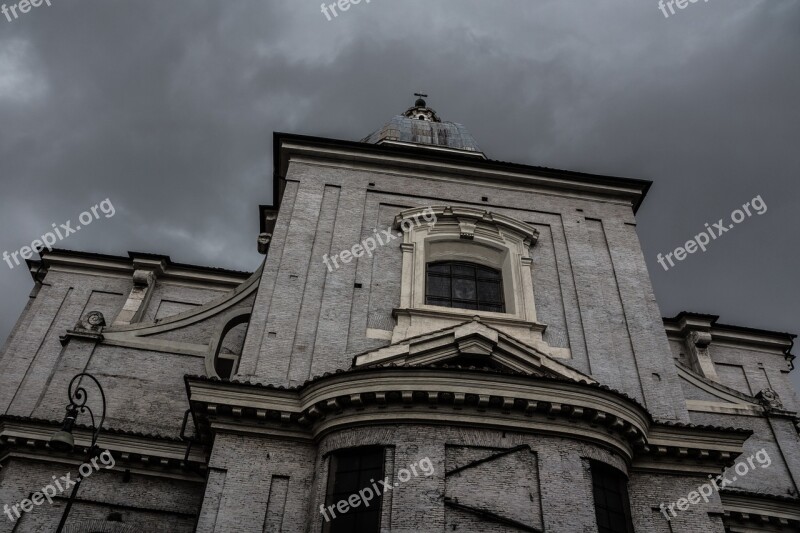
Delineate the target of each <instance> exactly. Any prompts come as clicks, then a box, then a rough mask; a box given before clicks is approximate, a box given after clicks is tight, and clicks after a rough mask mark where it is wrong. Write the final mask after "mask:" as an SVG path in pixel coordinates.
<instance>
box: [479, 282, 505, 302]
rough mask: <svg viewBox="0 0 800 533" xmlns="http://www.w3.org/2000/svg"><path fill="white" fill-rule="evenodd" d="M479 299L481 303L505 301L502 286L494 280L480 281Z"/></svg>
mask: <svg viewBox="0 0 800 533" xmlns="http://www.w3.org/2000/svg"><path fill="white" fill-rule="evenodd" d="M478 300H479V301H480V302H481V303H500V302H502V301H503V293H502V287H501V286H500V284H499V283H495V282H493V281H479V282H478Z"/></svg>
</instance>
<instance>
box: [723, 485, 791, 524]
mask: <svg viewBox="0 0 800 533" xmlns="http://www.w3.org/2000/svg"><path fill="white" fill-rule="evenodd" d="M720 498H721V499H722V507H723V509H724V510H725V524H726V525H728V526H736V525H740V526H746V525H747V524H748V523H750V524H757V525H759V526H764V525H765V524H775V525H780V526H783V527H789V526H793V527H794V528H795V531H798V530H800V500H798V499H797V498H788V497H784V496H770V495H766V494H756V493H750V492H733V491H722V492H720ZM759 530H760V529H759ZM732 531H739V530H738V529H732ZM748 531H750V530H748ZM787 531H788V530H787Z"/></svg>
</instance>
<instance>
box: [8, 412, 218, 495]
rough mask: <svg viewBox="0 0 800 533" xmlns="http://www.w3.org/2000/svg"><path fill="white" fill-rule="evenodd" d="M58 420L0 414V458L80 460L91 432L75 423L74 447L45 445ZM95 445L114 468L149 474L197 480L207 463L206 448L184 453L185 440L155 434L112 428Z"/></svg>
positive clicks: (87, 444)
mask: <svg viewBox="0 0 800 533" xmlns="http://www.w3.org/2000/svg"><path fill="white" fill-rule="evenodd" d="M59 428H60V423H58V422H55V421H54V422H49V421H43V420H36V419H27V418H22V417H13V418H12V417H7V416H3V417H0V458H4V457H21V458H27V459H33V460H40V461H47V462H56V463H62V464H68V465H77V464H81V463H82V462H84V460H85V458H86V454H87V453H88V447H89V445H90V443H91V439H92V432H91V430H90V429H88V428H84V427H78V426H76V427H75V429H74V430H73V435H74V437H75V450H74V451H73V452H71V453H62V452H56V451H54V450H52V449H51V448H50V446H49V444H48V443H49V441H50V437H52V435H53V433H54V432H55V431H57V430H58V429H59ZM97 445H98V446H99V447H100V449H101V450H108V451H110V452H111V454H112V455H113V456H114V460H115V461H116V462H117V466H115V470H116V471H124V470H130V471H131V472H133V473H139V474H144V475H150V476H158V477H167V478H175V479H186V480H189V481H195V482H201V481H203V480H202V478H201V477H200V476H201V475H202V474H201V473H202V472H205V470H206V468H207V467H206V465H207V464H208V456H207V454H206V451H205V450H204V449H203V448H202V447H200V446H193V447H192V448H191V450H190V451H189V452H188V454H187V445H188V442H187V441H182V440H180V439H177V438H175V439H173V438H164V437H159V436H156V435H141V434H132V433H125V432H120V431H113V430H110V431H108V430H104V431H101V432H100V436H99V438H98V441H97Z"/></svg>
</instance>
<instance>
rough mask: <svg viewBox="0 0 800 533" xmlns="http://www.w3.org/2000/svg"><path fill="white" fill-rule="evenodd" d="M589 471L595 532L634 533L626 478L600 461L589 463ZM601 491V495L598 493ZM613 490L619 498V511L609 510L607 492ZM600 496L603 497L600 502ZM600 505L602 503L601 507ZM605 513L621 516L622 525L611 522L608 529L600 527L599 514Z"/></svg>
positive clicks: (620, 472)
mask: <svg viewBox="0 0 800 533" xmlns="http://www.w3.org/2000/svg"><path fill="white" fill-rule="evenodd" d="M589 471H590V473H591V478H592V480H591V481H592V500H593V502H594V514H595V522H596V523H597V530H598V532H599V533H634V529H633V519H632V516H631V500H630V494H629V493H628V477H627V476H626V475H625V474H624V473H623V472H622V471H620V470H618V469H617V468H614V467H613V466H611V465H608V464H605V463H602V462H600V461H594V460H591V461H589ZM598 489H600V490H602V493H600V492H599V491H598ZM612 489H615V491H616V495H617V496H618V497H619V500H620V503H621V509H610V508H609V498H608V495H609V492H610V491H611V490H612ZM600 496H602V497H603V499H602V502H601V500H600ZM600 503H603V505H602V506H601V505H600ZM601 512H604V513H606V516H609V517H610V516H611V514H610V513H613V515H615V516H621V517H622V520H623V522H624V523H619V522H613V523H612V522H611V521H610V520H609V523H610V524H611V526H610V527H607V526H603V525H601V523H600V522H601V520H600V519H601V516H600V513H601Z"/></svg>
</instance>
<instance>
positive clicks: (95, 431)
mask: <svg viewBox="0 0 800 533" xmlns="http://www.w3.org/2000/svg"><path fill="white" fill-rule="evenodd" d="M84 377H85V378H88V379H91V380H92V381H94V383H95V385H97V389H98V390H99V391H100V398H101V399H102V400H103V413H102V416H101V417H100V423H99V424H95V419H94V412H93V411H92V408H91V407H89V406H88V405H86V401H87V400H88V395H87V394H86V389H84V388H83V386H82V384H81V383H79V384H78V386H77V388H75V385H76V382H77V381H78V380H80V379H82V378H84ZM73 389H74V390H73ZM67 393H68V397H69V404H67V414H66V416H65V417H64V423H63V425H62V426H61V429H60V430H58V431H56V432H55V433H53V436H52V437H50V447H51V448H52V449H54V450H56V451H58V452H71V451H72V450H74V449H75V437H74V436H73V435H72V428H73V427H74V426H75V420H76V419H77V418H78V414H79V413H85V412H88V413H89V416H90V417H91V419H92V443H91V445H90V446H89V450H88V454H87V458H92V457H93V456H94V455H95V448H96V446H97V437H98V436H99V435H100V430H101V429H102V427H103V422H104V421H105V419H106V394H105V392H103V387H102V386H101V385H100V382H99V381H97V379H96V378H95V377H94V376H93V375H91V374H88V373H86V372H81V373H80V374H77V375H76V376H75V377H73V378H72V380H71V381H70V382H69V388H68V390H67ZM81 481H82V479H81V477H80V476H78V478H77V479H76V480H75V486H74V487H73V488H72V493H71V494H70V496H69V500H67V506H66V507H65V508H64V514H62V515H61V522H59V523H58V529H56V533H61V532H62V530H63V529H64V525H65V524H66V523H67V517H68V516H69V511H70V509H72V503H73V502H74V501H75V497H76V496H77V495H78V488H80V486H81Z"/></svg>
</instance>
